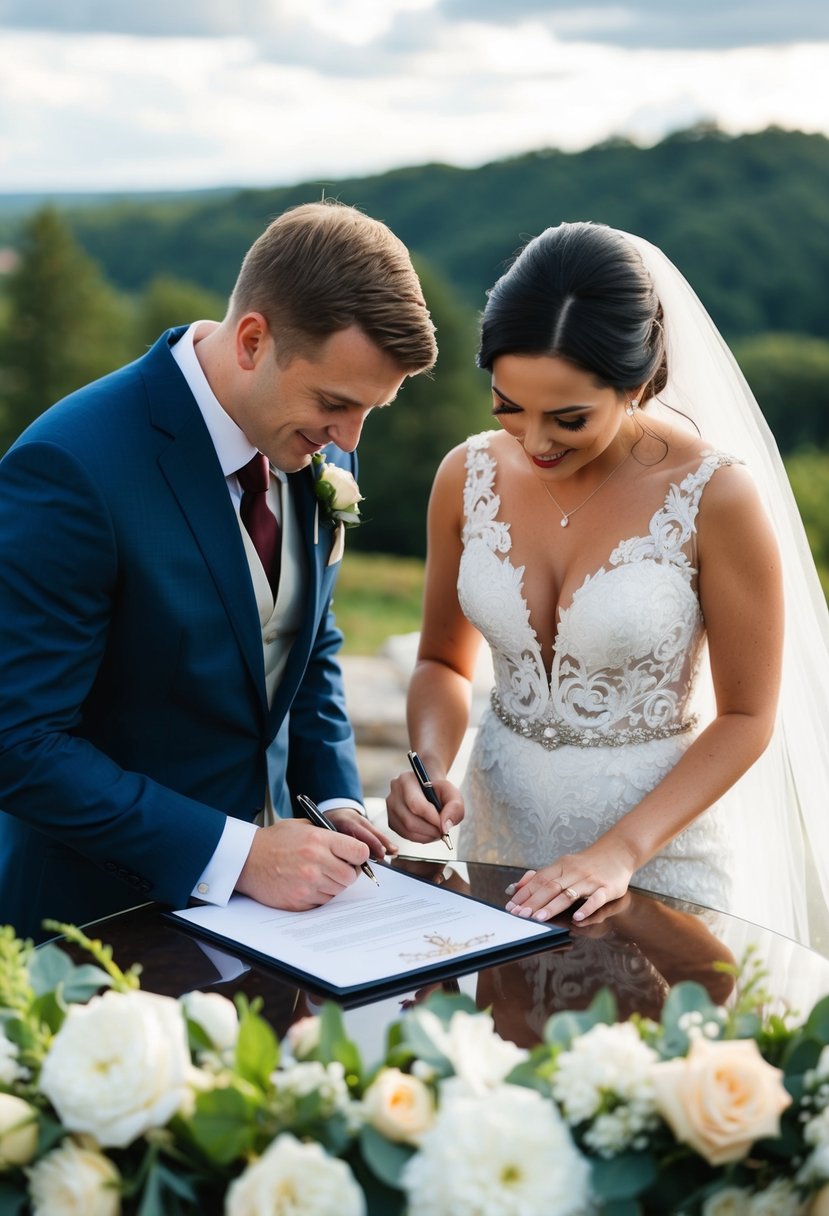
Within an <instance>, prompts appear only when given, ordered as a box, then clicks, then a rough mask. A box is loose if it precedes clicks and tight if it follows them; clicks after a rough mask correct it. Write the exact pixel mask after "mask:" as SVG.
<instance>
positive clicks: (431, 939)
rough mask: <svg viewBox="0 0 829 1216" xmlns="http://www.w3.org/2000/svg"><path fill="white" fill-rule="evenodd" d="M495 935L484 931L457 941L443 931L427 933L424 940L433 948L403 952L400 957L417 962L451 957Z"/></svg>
mask: <svg viewBox="0 0 829 1216" xmlns="http://www.w3.org/2000/svg"><path fill="white" fill-rule="evenodd" d="M494 936H495V934H494V933H482V934H481V935H480V936H479V937H470V938H469V940H468V941H465V942H455V941H453V940H452V938H451V937H444V936H443V934H442V933H426V934H424V937H423V940H424V941H425V942H427V943H428V944H429V945H430V946H432V947H433V949H431V950H427V951H426V952H425V954H401V955H400V957H401V958H405V959H411V960H412V961H413V962H416V963H417V962H422V961H423V960H424V959H430V958H451V957H452V955H453V954H461V953H462V952H463V951H464V950H471V948H472V947H473V946H482V945H483V944H484V943H485V942H488V941H490V940H491V939H492V938H493V937H494Z"/></svg>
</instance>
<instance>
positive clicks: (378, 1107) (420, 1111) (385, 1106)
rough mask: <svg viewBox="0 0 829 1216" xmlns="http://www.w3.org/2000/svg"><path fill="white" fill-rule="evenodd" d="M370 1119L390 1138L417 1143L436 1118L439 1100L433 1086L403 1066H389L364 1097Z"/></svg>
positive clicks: (371, 1122) (364, 1104)
mask: <svg viewBox="0 0 829 1216" xmlns="http://www.w3.org/2000/svg"><path fill="white" fill-rule="evenodd" d="M363 1106H364V1110H365V1113H366V1118H367V1119H368V1122H369V1123H370V1124H371V1126H372V1127H374V1128H376V1130H377V1131H378V1132H380V1133H381V1135H383V1136H386V1137H387V1139H389V1140H397V1141H401V1142H402V1143H404V1144H417V1142H418V1141H419V1140H420V1137H421V1136H422V1135H423V1133H424V1132H425V1131H426V1130H427V1128H429V1127H431V1126H432V1124H433V1123H434V1121H435V1100H434V1097H433V1096H432V1092H431V1090H430V1089H427V1087H426V1086H425V1085H424V1084H423V1082H422V1081H419V1080H418V1079H417V1077H413V1076H411V1075H410V1074H409V1073H405V1072H401V1071H400V1069H399V1068H385V1069H383V1071H382V1072H381V1073H379V1074H378V1076H377V1077H376V1078H375V1079H374V1081H373V1082H372V1084H371V1085H370V1086H369V1088H368V1089H367V1090H366V1093H365V1096H364V1097H363Z"/></svg>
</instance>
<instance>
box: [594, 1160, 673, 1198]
mask: <svg viewBox="0 0 829 1216" xmlns="http://www.w3.org/2000/svg"><path fill="white" fill-rule="evenodd" d="M591 1166H592V1182H593V1190H594V1191H595V1192H596V1194H597V1195H598V1197H599V1198H600V1199H604V1200H608V1199H613V1200H617V1199H635V1198H636V1197H637V1196H638V1195H641V1194H642V1193H643V1192H644V1191H646V1190H647V1189H648V1187H649V1186H650V1185H651V1183H652V1182H653V1181H654V1179H655V1178H656V1176H657V1164H656V1160H655V1159H654V1158H653V1157H652V1156H651V1155H650V1153H621V1154H620V1155H619V1156H618V1157H609V1158H604V1157H598V1158H596V1159H594V1160H593V1161H592V1162H591Z"/></svg>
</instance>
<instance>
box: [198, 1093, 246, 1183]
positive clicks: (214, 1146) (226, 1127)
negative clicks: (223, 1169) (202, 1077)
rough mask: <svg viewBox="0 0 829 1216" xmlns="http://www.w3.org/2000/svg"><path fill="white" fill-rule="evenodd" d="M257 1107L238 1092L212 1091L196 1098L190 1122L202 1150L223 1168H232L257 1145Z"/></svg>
mask: <svg viewBox="0 0 829 1216" xmlns="http://www.w3.org/2000/svg"><path fill="white" fill-rule="evenodd" d="M254 1109H255V1108H254V1104H253V1103H252V1102H250V1101H249V1100H247V1099H246V1098H245V1097H244V1096H243V1095H242V1094H241V1093H239V1091H238V1090H237V1089H233V1088H232V1087H228V1088H225V1089H211V1090H208V1091H207V1092H206V1093H200V1094H198V1095H197V1097H196V1110H195V1113H194V1114H193V1116H192V1117H191V1118H190V1120H189V1121H188V1127H189V1129H190V1135H191V1136H192V1138H193V1140H194V1142H195V1143H196V1144H197V1145H198V1147H199V1148H200V1149H201V1150H202V1152H203V1153H205V1154H206V1155H207V1156H208V1157H209V1158H211V1159H212V1160H213V1161H215V1162H216V1163H218V1164H219V1165H229V1164H230V1162H231V1161H235V1160H236V1159H237V1158H238V1157H241V1156H242V1155H243V1154H244V1153H246V1152H248V1151H249V1150H250V1149H251V1148H252V1147H253V1144H254V1140H255V1137H256V1126H255V1120H254Z"/></svg>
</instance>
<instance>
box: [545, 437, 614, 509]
mask: <svg viewBox="0 0 829 1216" xmlns="http://www.w3.org/2000/svg"><path fill="white" fill-rule="evenodd" d="M628 456H630V452H626V453H625V455H624V456H623V457H622V459H621V460H620V461H619V463H618V464H615V465H614V466H613V468H612V469H611V470H610V472H609V473H608V475H607V477H605V479H604V481H600V482H599V484H598V485H597V486H596V488H595V490H591V491H590V493H589V494H588V495H587V498H585V500H584V502H580V503H579V505H578V506H577V507H573V510H572V511H565V510H564V508H563V507H562V506H561V504H560V503H558V502H556V500H555V498H553V495H552V494H551V493H550V487H549V486H548V485H547V483H546V481H542V483H541V484H542V485H543V487H544V489H545V490H546V491H547V494H548V496H549V498H550V500H551V501H552V502H553V503H555V505H556V506H557V507H558V509H559V511H560V512H561V526H562V528H566V527H567V525H568V524H569V522H570V516H571V515H575V514H576V511H580V510H581V509H582V507H584V506H586V505H587V504H588V503H589V502H590V499H591V498H592V497H593V495H594V494H598V492H599V490H601V488H602V486H606V485H607V483H608V482H609V481H610V479H611V477H612V476H613V474H614V473H618V471H619V469H621V467H622V465H623V464H624V463H625V461H626V460H627V458H628Z"/></svg>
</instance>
